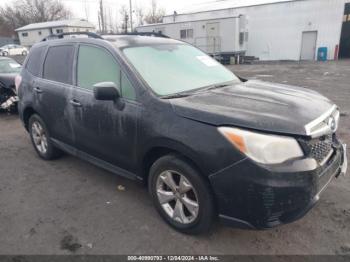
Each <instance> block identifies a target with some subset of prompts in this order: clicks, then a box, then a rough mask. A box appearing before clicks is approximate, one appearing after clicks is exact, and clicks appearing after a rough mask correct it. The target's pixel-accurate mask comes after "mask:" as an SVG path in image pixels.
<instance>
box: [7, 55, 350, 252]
mask: <svg viewBox="0 0 350 262" xmlns="http://www.w3.org/2000/svg"><path fill="white" fill-rule="evenodd" d="M230 69H233V70H234V71H235V72H236V73H237V74H239V75H240V76H243V77H248V78H258V79H262V80H266V81H276V82H280V83H286V84H295V85H300V86H304V87H306V88H311V89H314V90H317V91H319V92H321V93H323V94H324V95H326V96H328V97H329V98H331V99H332V100H333V101H334V102H336V103H337V104H338V105H339V106H340V107H341V110H342V117H341V126H340V130H339V135H340V137H341V138H342V139H343V140H344V141H345V142H347V143H348V144H350V133H349V130H350V103H349V99H350V79H349V76H350V61H341V62H327V63H300V64H299V63H269V64H259V65H241V66H230ZM72 253H75V254H250V255H252V254H350V177H349V176H347V177H345V178H344V177H341V178H339V179H337V180H335V181H333V182H332V183H331V185H330V186H329V188H328V189H327V190H326V191H325V192H324V194H323V195H322V197H321V200H320V202H319V203H318V205H317V206H316V207H315V208H314V209H313V210H311V211H310V213H308V214H307V215H306V217H304V218H303V219H301V220H299V221H297V222H295V223H292V224H289V225H285V226H281V227H278V228H275V229H272V230H267V231H245V230H238V229H232V228H227V227H224V226H222V225H219V224H216V225H215V227H214V229H213V231H212V232H211V233H210V234H207V235H203V236H196V237H193V236H186V235H182V234H180V233H177V232H175V231H174V230H172V229H171V228H169V227H168V226H167V225H166V224H165V223H164V222H163V221H162V220H161V218H160V217H159V216H158V215H157V213H156V211H155V209H154V208H153V206H152V203H151V201H150V198H149V197H148V193H147V190H146V189H145V188H143V187H142V186H141V185H139V184H136V183H135V182H132V181H128V180H126V179H123V178H121V177H118V176H115V175H112V174H111V173H109V172H107V171H104V170H102V169H100V168H97V167H94V166H92V165H90V164H88V163H86V162H84V161H81V160H79V159H77V158H74V157H71V156H65V157H63V158H62V159H60V160H57V161H53V162H45V161H42V160H40V159H39V158H38V157H37V155H36V154H35V153H34V149H33V148H32V145H31V143H30V140H29V137H28V135H27V133H26V132H25V131H24V129H23V127H22V125H21V123H20V121H19V120H18V117H17V116H16V115H7V114H0V254H72Z"/></svg>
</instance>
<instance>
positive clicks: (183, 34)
mask: <svg viewBox="0 0 350 262" xmlns="http://www.w3.org/2000/svg"><path fill="white" fill-rule="evenodd" d="M180 38H181V39H186V38H193V29H183V30H180Z"/></svg>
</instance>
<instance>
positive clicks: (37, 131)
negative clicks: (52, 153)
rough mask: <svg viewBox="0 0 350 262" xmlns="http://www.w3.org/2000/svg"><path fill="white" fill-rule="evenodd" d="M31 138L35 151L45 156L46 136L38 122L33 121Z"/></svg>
mask: <svg viewBox="0 0 350 262" xmlns="http://www.w3.org/2000/svg"><path fill="white" fill-rule="evenodd" d="M32 136H33V141H34V145H35V147H36V149H37V150H38V151H39V152H40V153H42V154H46V152H47V148H48V143H47V135H46V132H45V130H44V128H43V127H42V125H41V124H40V123H39V122H38V121H34V122H33V124H32Z"/></svg>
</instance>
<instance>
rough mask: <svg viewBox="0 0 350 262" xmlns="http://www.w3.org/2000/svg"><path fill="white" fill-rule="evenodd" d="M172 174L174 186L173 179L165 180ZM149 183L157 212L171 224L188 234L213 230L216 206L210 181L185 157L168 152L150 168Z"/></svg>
mask: <svg viewBox="0 0 350 262" xmlns="http://www.w3.org/2000/svg"><path fill="white" fill-rule="evenodd" d="M170 176H171V177H172V178H173V179H172V182H174V183H175V187H174V185H173V186H172V188H171V187H170V186H169V184H173V183H172V182H169V181H171V180H169V181H167V182H165V181H166V180H168V178H169V177H170ZM180 181H182V183H181V182H180ZM180 184H181V185H183V186H180ZM148 185H149V193H150V195H151V197H152V200H153V203H154V205H155V207H156V209H157V211H158V213H159V214H160V216H161V217H162V218H163V219H164V220H165V221H166V222H167V223H168V224H169V225H170V226H171V227H173V228H174V229H176V230H177V231H180V232H182V233H185V234H202V233H206V232H208V231H209V230H210V228H211V226H212V224H213V220H214V217H215V208H214V201H213V196H212V193H211V190H210V187H209V184H208V182H207V181H206V180H205V179H204V178H203V177H202V176H201V175H200V174H199V172H198V171H197V170H196V169H195V168H194V167H193V166H192V165H191V164H190V163H189V162H188V161H186V160H185V159H184V158H182V157H181V156H178V155H167V156H164V157H161V158H160V159H158V160H157V161H156V162H155V163H154V164H153V165H152V167H151V169H150V174H149V178H148ZM190 187H191V188H192V189H189V188H190ZM173 189H175V190H173ZM184 192H185V193H184ZM169 195H170V196H169ZM164 196H165V197H164ZM167 197H168V198H167ZM172 198H174V199H172ZM169 199H170V201H168V200H169ZM162 200H164V201H163V202H162V203H161V201H162ZM187 207H189V208H187ZM181 210H182V211H181Z"/></svg>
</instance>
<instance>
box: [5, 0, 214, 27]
mask: <svg viewBox="0 0 350 262" xmlns="http://www.w3.org/2000/svg"><path fill="white" fill-rule="evenodd" d="M14 1H15V0H0V6H5V5H7V4H11V3H13V2H14ZM209 1H213V0H157V3H158V5H159V7H161V8H163V9H165V11H166V13H167V14H171V13H173V12H174V10H179V9H181V8H183V7H185V6H189V5H190V6H191V5H195V4H198V3H203V2H209ZM61 2H63V3H64V4H65V5H66V6H67V8H68V9H69V10H70V11H71V12H72V13H73V16H74V17H76V18H84V19H87V20H89V21H90V22H92V23H93V24H95V25H96V27H97V25H98V18H97V10H98V2H99V0H61ZM103 2H104V5H105V7H106V15H107V16H110V17H111V20H120V19H121V15H120V12H119V10H120V8H121V7H122V6H123V5H124V6H126V7H127V8H129V0H103ZM151 2H152V0H132V5H133V9H134V10H135V9H136V8H142V9H143V10H145V11H146V12H147V10H148V8H149V7H150V5H151ZM134 20H136V17H135V18H134Z"/></svg>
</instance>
